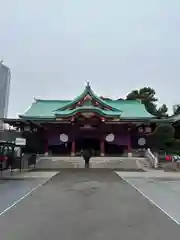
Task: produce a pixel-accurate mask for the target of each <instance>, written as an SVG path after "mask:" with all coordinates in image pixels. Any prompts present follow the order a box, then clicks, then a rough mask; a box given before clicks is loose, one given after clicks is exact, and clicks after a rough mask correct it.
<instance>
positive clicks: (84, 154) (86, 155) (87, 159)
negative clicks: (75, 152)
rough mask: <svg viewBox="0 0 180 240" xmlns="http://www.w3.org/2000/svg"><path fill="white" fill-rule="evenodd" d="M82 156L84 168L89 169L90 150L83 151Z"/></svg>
mask: <svg viewBox="0 0 180 240" xmlns="http://www.w3.org/2000/svg"><path fill="white" fill-rule="evenodd" d="M82 155H83V158H84V161H85V168H89V161H90V158H91V157H92V151H91V150H90V149H84V150H83V153H82Z"/></svg>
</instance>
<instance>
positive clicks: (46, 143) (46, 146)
mask: <svg viewBox="0 0 180 240" xmlns="http://www.w3.org/2000/svg"><path fill="white" fill-rule="evenodd" d="M48 150H49V149H48V140H47V139H45V142H44V154H45V155H46V156H47V155H48Z"/></svg>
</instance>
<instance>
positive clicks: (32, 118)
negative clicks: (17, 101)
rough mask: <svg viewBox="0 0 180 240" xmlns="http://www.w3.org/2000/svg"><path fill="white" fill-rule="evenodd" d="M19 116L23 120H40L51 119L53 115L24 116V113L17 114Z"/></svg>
mask: <svg viewBox="0 0 180 240" xmlns="http://www.w3.org/2000/svg"><path fill="white" fill-rule="evenodd" d="M19 118H20V119H24V120H38V119H41V120H53V119H54V118H55V117H52V116H49V117H47V116H24V115H19Z"/></svg>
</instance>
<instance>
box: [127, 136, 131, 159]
mask: <svg viewBox="0 0 180 240" xmlns="http://www.w3.org/2000/svg"><path fill="white" fill-rule="evenodd" d="M127 147H128V157H132V146H131V135H130V134H129V136H128V146H127Z"/></svg>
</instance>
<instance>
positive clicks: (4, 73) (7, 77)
mask: <svg viewBox="0 0 180 240" xmlns="http://www.w3.org/2000/svg"><path fill="white" fill-rule="evenodd" d="M10 81H11V72H10V69H9V68H8V67H6V66H5V65H3V64H2V62H0V118H6V117H7V114H8V105H9V92H10Z"/></svg>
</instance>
